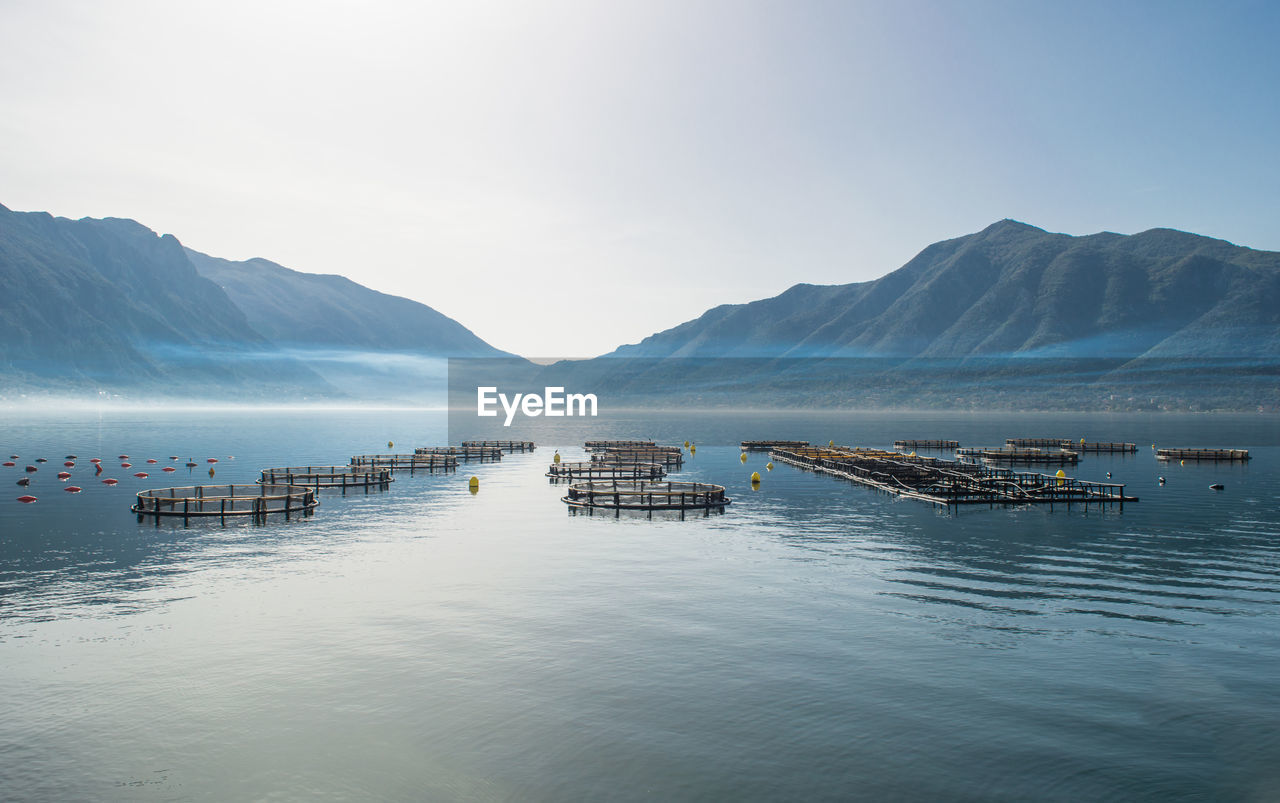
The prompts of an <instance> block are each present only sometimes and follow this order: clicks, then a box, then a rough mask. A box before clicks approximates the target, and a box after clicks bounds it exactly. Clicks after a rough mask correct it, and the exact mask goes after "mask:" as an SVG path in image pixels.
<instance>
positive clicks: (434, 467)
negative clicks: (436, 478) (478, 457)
mask: <svg viewBox="0 0 1280 803" xmlns="http://www.w3.org/2000/svg"><path fill="white" fill-rule="evenodd" d="M351 465H352V466H355V467H359V468H363V469H370V468H385V469H390V470H391V471H408V472H409V474H410V475H411V476H412V475H413V474H414V473H415V472H418V471H452V470H454V469H456V468H457V467H458V458H456V457H454V456H453V455H450V454H358V455H356V456H354V457H352V458H351Z"/></svg>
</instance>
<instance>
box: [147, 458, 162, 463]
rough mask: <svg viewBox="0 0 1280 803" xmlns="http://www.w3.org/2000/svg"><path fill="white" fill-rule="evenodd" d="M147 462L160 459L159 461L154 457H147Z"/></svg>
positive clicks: (155, 461) (154, 461) (156, 461)
mask: <svg viewBox="0 0 1280 803" xmlns="http://www.w3.org/2000/svg"><path fill="white" fill-rule="evenodd" d="M147 462H148V463H159V462H160V461H159V460H157V459H155V458H154V457H148V458H147Z"/></svg>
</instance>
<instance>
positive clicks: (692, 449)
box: [689, 446, 698, 454]
mask: <svg viewBox="0 0 1280 803" xmlns="http://www.w3.org/2000/svg"><path fill="white" fill-rule="evenodd" d="M697 452H698V447H697V446H690V447H689V454H697Z"/></svg>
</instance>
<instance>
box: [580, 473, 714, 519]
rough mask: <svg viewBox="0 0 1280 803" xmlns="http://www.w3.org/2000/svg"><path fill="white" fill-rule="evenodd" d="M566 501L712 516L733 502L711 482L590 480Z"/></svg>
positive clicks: (605, 507) (618, 509) (607, 507)
mask: <svg viewBox="0 0 1280 803" xmlns="http://www.w3.org/2000/svg"><path fill="white" fill-rule="evenodd" d="M562 501H564V502H565V504H567V505H569V507H570V509H583V510H591V511H594V510H601V509H603V510H612V511H615V512H616V513H621V512H622V511H624V510H627V511H640V512H647V513H653V512H655V511H678V512H679V513H680V514H681V516H682V517H683V515H684V513H685V512H686V511H690V510H700V511H702V512H703V513H704V514H708V515H709V514H710V513H711V511H712V510H719V511H723V510H724V508H725V505H728V504H729V503H730V502H732V501H733V500H731V499H729V498H728V497H726V496H725V495H724V486H723V485H712V484H711V483H707V482H652V481H649V480H590V481H588V482H576V483H574V484H572V485H570V486H569V492H568V494H566V495H565V496H564V497H562Z"/></svg>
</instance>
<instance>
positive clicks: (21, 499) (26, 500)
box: [18, 496, 36, 505]
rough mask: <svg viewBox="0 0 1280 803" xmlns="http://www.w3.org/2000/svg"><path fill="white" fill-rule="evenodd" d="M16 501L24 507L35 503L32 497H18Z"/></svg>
mask: <svg viewBox="0 0 1280 803" xmlns="http://www.w3.org/2000/svg"><path fill="white" fill-rule="evenodd" d="M18 501H19V502H21V503H22V504H24V505H29V504H31V503H32V502H34V501H36V498H35V497H34V496H19V497H18Z"/></svg>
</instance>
